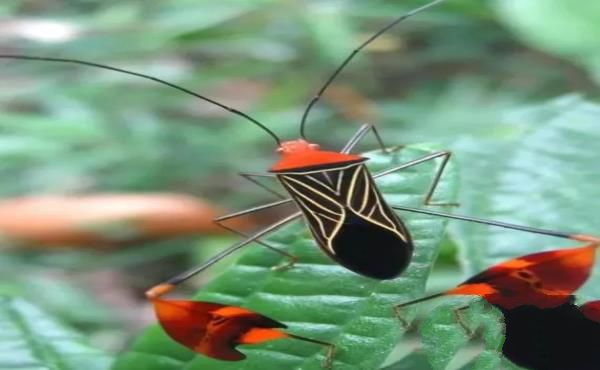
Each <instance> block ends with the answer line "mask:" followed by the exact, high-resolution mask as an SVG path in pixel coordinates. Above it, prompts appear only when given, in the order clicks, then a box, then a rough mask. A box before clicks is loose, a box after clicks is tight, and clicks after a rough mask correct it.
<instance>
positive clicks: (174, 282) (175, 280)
mask: <svg viewBox="0 0 600 370" xmlns="http://www.w3.org/2000/svg"><path fill="white" fill-rule="evenodd" d="M301 215H302V214H301V213H300V212H296V213H293V214H291V215H289V216H287V217H284V218H283V219H281V220H279V221H277V222H275V223H272V224H271V225H269V226H267V227H265V228H263V229H262V230H259V231H257V232H256V233H254V234H252V235H250V236H249V237H247V238H246V239H244V240H241V241H239V242H237V243H235V244H234V245H232V246H230V247H229V248H227V249H225V250H223V251H221V252H220V253H218V254H216V255H215V256H213V257H211V258H210V259H209V260H208V261H205V262H204V263H203V264H202V265H200V266H197V267H194V268H192V269H190V270H187V271H184V272H182V273H181V274H178V275H176V276H174V277H172V278H170V279H168V280H166V281H165V282H163V283H161V284H158V285H155V286H153V287H152V288H150V289H149V290H147V291H146V297H148V298H149V299H158V298H160V297H161V296H163V295H165V294H167V293H169V292H171V291H172V290H174V289H175V288H176V287H177V286H178V285H179V284H181V283H183V282H185V281H187V280H188V279H190V278H191V277H193V276H195V275H197V274H199V273H201V272H202V271H204V270H206V269H207V268H209V267H210V266H212V265H214V264H215V263H217V262H219V261H220V260H222V259H223V258H225V257H227V256H229V255H231V254H233V253H235V252H237V251H239V250H240V249H242V248H244V247H246V246H247V245H249V244H250V243H252V242H253V241H256V240H259V239H260V238H262V237H264V236H265V235H268V234H270V233H272V232H273V231H275V230H277V229H279V228H280V227H282V226H284V225H286V224H288V223H290V222H292V221H294V220H296V219H297V218H298V217H300V216H301Z"/></svg>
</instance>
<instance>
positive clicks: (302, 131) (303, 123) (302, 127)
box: [300, 0, 445, 139]
mask: <svg viewBox="0 0 600 370" xmlns="http://www.w3.org/2000/svg"><path fill="white" fill-rule="evenodd" d="M442 1H445V0H435V1H432V2H430V3H429V4H426V5H423V6H421V7H419V8H416V9H414V10H412V11H410V12H408V13H406V14H404V15H403V16H401V17H399V18H396V19H395V20H394V21H393V22H392V23H390V24H388V25H387V26H385V27H383V28H382V29H380V30H379V31H377V32H376V33H375V34H374V35H373V36H371V37H369V39H367V41H365V42H363V43H362V44H361V45H360V46H359V47H357V48H356V49H354V50H353V51H352V52H351V53H350V55H348V56H347V57H346V59H344V61H343V62H342V64H340V66H339V67H337V69H336V70H335V71H334V72H333V74H332V75H331V76H329V78H328V79H327V81H326V82H325V84H324V85H323V86H322V87H321V89H320V90H319V92H318V93H317V94H316V95H315V96H314V97H313V98H312V100H311V101H310V103H308V106H307V107H306V109H305V110H304V114H302V120H301V121H300V136H301V137H302V138H304V139H306V133H305V128H306V119H307V117H308V114H309V113H310V111H311V109H312V107H313V106H314V105H315V103H316V102H318V101H319V100H320V99H321V96H323V93H324V92H325V90H327V88H328V87H329V85H331V83H332V82H333V80H335V78H336V77H337V76H338V75H339V74H340V72H342V70H343V69H344V68H345V67H346V65H348V63H350V61H351V60H352V59H354V57H355V56H356V54H358V53H359V52H360V51H361V50H362V49H364V48H365V47H366V46H367V45H369V44H370V43H371V42H373V41H374V40H375V39H376V38H378V37H379V36H381V35H382V34H384V33H385V32H387V31H388V30H389V29H390V28H392V27H394V26H395V25H397V24H398V23H400V22H402V21H403V20H405V19H406V18H410V17H412V16H413V15H415V14H417V13H420V12H422V11H423V10H426V9H429V8H431V7H432V6H434V5H436V4H438V3H441V2H442Z"/></svg>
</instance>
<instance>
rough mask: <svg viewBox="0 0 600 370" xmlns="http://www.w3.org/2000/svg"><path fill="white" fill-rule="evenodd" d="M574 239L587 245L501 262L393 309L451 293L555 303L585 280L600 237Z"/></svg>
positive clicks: (498, 301) (506, 304)
mask: <svg viewBox="0 0 600 370" xmlns="http://www.w3.org/2000/svg"><path fill="white" fill-rule="evenodd" d="M576 240H579V241H581V242H583V243H586V244H585V245H583V246H580V247H577V248H565V249H556V250H551V251H546V252H539V253H533V254H528V255H525V256H521V257H518V258H514V259H511V260H508V261H505V262H501V263H499V264H497V265H494V266H492V267H490V268H488V269H486V270H484V271H482V272H480V273H478V274H477V275H475V276H473V277H471V278H469V279H467V280H466V281H464V282H463V283H461V284H459V285H457V286H456V287H455V288H452V289H450V290H448V291H446V292H442V293H437V294H434V295H431V296H427V297H424V298H419V299H416V300H414V301H410V302H406V303H402V304H399V305H396V306H395V307H394V309H395V310H396V312H397V313H400V310H401V309H402V308H403V307H406V306H410V305H413V304H415V303H419V302H424V301H428V300H430V299H433V298H438V297H441V296H450V295H475V296H479V297H482V298H484V299H485V300H486V301H488V302H489V303H491V304H493V305H495V306H498V307H502V308H506V309H513V308H515V307H519V306H523V305H534V306H536V307H540V308H548V307H553V306H557V305H559V304H562V303H564V302H565V300H566V299H568V297H570V296H571V295H572V294H573V292H574V291H575V290H577V289H578V288H579V287H581V285H583V283H585V282H586V280H587V279H588V277H589V276H590V272H591V270H592V267H593V265H594V261H595V258H596V250H597V248H598V247H599V246H600V238H597V237H594V236H590V235H579V236H577V239H576Z"/></svg>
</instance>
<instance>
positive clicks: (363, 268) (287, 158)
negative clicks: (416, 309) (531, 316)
mask: <svg viewBox="0 0 600 370" xmlns="http://www.w3.org/2000/svg"><path fill="white" fill-rule="evenodd" d="M442 1H444V0H435V1H433V2H431V3H429V4H427V5H424V6H422V7H420V8H417V9H415V10H413V11H412V12H409V13H407V14H405V15H403V16H401V17H399V18H397V19H395V20H394V21H393V22H391V23H390V24H388V25H387V26H385V27H384V28H382V29H381V30H379V31H378V32H376V33H375V34H374V35H373V36H371V37H370V38H369V39H368V40H366V41H365V42H364V43H362V44H361V45H360V46H359V47H358V48H357V49H355V50H354V51H353V52H352V53H351V54H350V55H349V56H348V57H347V58H346V59H345V60H344V61H343V62H342V63H341V64H340V66H339V67H338V68H337V69H336V70H335V71H334V73H333V74H332V75H331V76H330V77H329V78H328V79H327V80H326V82H325V84H324V85H323V86H322V87H321V89H319V91H318V93H317V94H316V95H315V97H314V98H313V99H312V100H311V101H310V103H309V104H308V106H307V108H306V110H305V111H304V114H303V115H302V120H301V123H300V136H301V137H302V138H301V139H298V140H292V141H286V142H282V141H281V140H280V139H279V137H278V136H277V135H276V134H275V133H274V132H273V131H271V130H270V129H268V128H267V127H266V126H265V125H263V124H262V123H260V122H259V121H257V120H256V119H254V118H252V117H250V116H248V115H247V114H245V113H242V112H240V111H238V110H236V109H233V108H231V107H228V106H226V105H224V104H221V103H219V102H217V101H214V100H212V99H210V98H207V97H205V96H203V95H200V94H198V93H196V92H193V91H191V90H189V89H186V88H184V87H181V86H178V85H175V84H173V83H170V82H167V81H164V80H160V79H158V78H155V77H152V76H148V75H144V74H140V73H137V72H132V71H127V70H123V69H120V68H115V67H111V66H106V65H101V64H98V63H93V62H86V61H80V60H73V59H63V58H45V57H36V56H26V55H0V58H6V59H22V60H42V61H51V62H63V63H74V64H81V65H86V66H92V67H97V68H103V69H108V70H112V71H117V72H121V73H125V74H129V75H134V76H138V77H142V78H145V79H150V80H152V81H155V82H158V83H160V84H163V85H167V86H169V87H172V88H175V89H177V90H179V91H183V92H185V93H187V94H190V95H193V96H195V97H197V98H200V99H202V100H204V101H207V102H210V103H212V104H215V105H217V106H219V107H221V108H223V109H226V110H228V111H229V112H231V113H233V114H236V115H238V116H241V117H243V118H245V119H247V120H249V121H250V122H252V123H253V124H255V125H256V126H258V127H260V128H261V129H263V130H264V131H265V132H266V133H268V134H269V135H270V136H272V137H273V139H274V140H275V142H276V143H277V147H278V149H277V152H279V153H280V155H281V158H280V160H279V161H277V162H276V163H275V164H274V165H273V166H272V167H271V169H270V173H266V174H256V173H241V175H242V176H243V177H245V178H247V179H249V180H250V181H252V182H254V183H256V184H258V185H260V186H262V187H264V188H265V189H267V190H269V191H271V192H272V193H273V194H275V195H277V196H279V197H280V198H283V199H282V200H279V201H276V202H273V203H270V204H266V205H263V206H259V207H255V208H252V209H249V210H245V211H241V212H236V213H233V214H230V215H226V216H222V217H219V218H217V219H216V220H215V221H216V222H217V223H219V224H220V225H221V226H223V227H225V228H227V229H229V230H231V231H233V232H236V233H238V234H240V235H242V236H246V238H245V239H244V240H242V241H240V242H239V243H236V244H235V245H233V246H231V247H229V248H228V249H226V250H224V251H222V252H221V253H219V254H218V255H216V256H214V257H213V258H211V259H210V260H208V261H207V262H206V263H204V264H203V265H201V266H198V267H196V268H194V269H192V270H190V271H186V272H184V273H182V274H180V275H177V276H175V277H173V278H172V279H169V280H168V281H167V282H166V283H168V284H173V285H176V284H180V283H181V282H183V281H185V280H187V279H189V278H190V277H192V276H194V275H196V274H198V273H199V272H201V271H203V270H205V269H206V268H208V267H209V266H211V265H212V264H214V263H215V262H217V261H219V260H220V259H222V258H224V257H226V256H228V255H230V254H232V253H234V252H236V251H237V250H239V249H241V248H243V247H244V246H246V245H248V244H250V243H251V242H257V243H259V244H261V245H263V246H266V247H268V248H270V249H271V250H273V251H276V252H278V253H280V254H282V255H284V256H285V257H287V258H289V260H290V261H289V263H288V264H287V266H289V265H292V264H293V263H294V262H295V261H296V260H297V258H296V257H295V256H293V255H290V254H289V253H287V252H285V251H282V250H279V249H277V248H275V247H272V246H270V245H269V244H267V243H266V242H265V241H262V240H261V238H262V237H264V236H266V235H267V234H269V233H271V232H273V231H274V230H276V229H278V228H280V227H282V226H283V225H285V224H288V223H290V222H292V221H294V220H296V219H298V218H300V217H302V216H303V217H304V219H305V220H306V222H307V224H308V226H309V229H310V231H311V233H312V235H313V237H314V240H315V241H316V242H317V244H318V246H319V247H320V248H321V249H322V250H323V251H324V252H325V253H326V254H327V255H328V256H329V257H331V258H332V259H333V260H335V261H336V262H338V263H339V264H340V265H342V266H344V267H346V268H348V269H349V270H352V271H354V272H356V273H359V274H361V275H364V276H367V277H370V278H374V279H393V278H395V277H397V276H399V275H400V274H401V273H402V272H403V271H404V270H405V269H406V268H407V266H408V265H409V263H410V260H411V257H412V253H413V249H414V246H413V241H412V238H411V235H410V233H409V231H408V230H407V228H406V227H405V225H404V223H403V222H402V221H401V219H400V218H399V217H398V215H397V214H396V213H395V212H394V210H401V211H408V212H416V213H423V214H429V215H437V216H442V217H448V218H453V219H458V220H464V221H470V222H477V223H482V224H486V225H494V226H500V227H505V228H511V229H516V230H522V231H527V232H533V233H538V234H545V235H553V236H557V237H561V238H568V239H573V238H574V237H573V235H572V234H570V233H563V232H555V231H548V230H541V229H535V228H529V227H524V226H519V225H512V224H507V223H502V222H496V221H488V220H482V219H476V218H471V217H465V216H456V215H449V214H445V213H441V212H434V211H429V210H423V209H416V208H410V207H403V206H399V205H390V204H388V203H386V202H385V201H384V199H383V198H382V195H381V193H380V192H379V191H378V189H377V187H376V185H375V181H374V180H375V179H377V178H380V177H383V176H385V175H388V174H391V173H394V172H398V171H401V170H403V169H406V168H409V167H413V166H416V165H419V164H421V163H424V162H428V161H431V160H435V159H441V162H440V164H439V167H438V169H437V171H436V173H435V175H434V176H433V180H432V183H431V185H430V187H429V189H428V191H427V192H426V194H425V197H424V204H425V205H444V203H439V202H438V203H434V202H432V197H433V194H434V191H435V189H436V187H437V185H438V183H439V181H440V178H441V176H442V174H443V171H444V169H445V168H446V164H447V162H448V160H449V158H450V154H451V153H450V152H447V151H440V152H437V153H433V154H430V155H427V156H424V157H422V158H418V159H415V160H413V161H410V162H408V163H404V164H400V165H398V166H395V167H393V168H390V169H388V170H385V171H383V172H381V173H377V174H374V175H371V174H370V173H369V171H368V170H367V168H366V166H365V162H366V161H367V160H368V159H367V158H365V157H361V156H359V155H353V154H350V151H351V150H352V149H353V148H354V147H355V146H356V145H357V143H358V142H359V141H360V140H361V139H362V138H363V137H364V136H365V135H366V134H367V133H368V132H369V131H372V132H373V134H374V135H375V137H376V139H377V141H378V142H379V145H380V146H381V149H382V150H383V151H384V152H385V151H386V149H385V146H384V144H383V141H382V139H381V137H380V135H379V134H378V132H377V130H376V129H375V127H374V126H373V125H363V126H362V127H361V128H360V129H359V130H358V131H357V132H356V134H355V135H354V136H353V137H352V138H351V139H350V140H349V141H348V143H347V144H346V145H345V146H344V147H343V149H342V150H341V151H339V152H334V151H325V150H321V149H320V148H319V146H318V145H317V144H314V143H311V142H309V141H307V140H306V134H305V127H306V121H307V118H308V114H309V113H310V111H311V109H312V107H313V106H314V105H315V104H316V103H317V102H318V101H319V99H320V98H321V96H322V95H323V93H324V92H325V91H326V90H327V88H328V87H329V86H330V85H331V83H332V82H333V81H334V80H335V78H336V77H337V76H338V75H339V74H340V73H341V71H342V70H343V69H344V67H345V66H346V65H347V64H348V63H349V62H350V61H351V60H352V59H353V58H354V56H355V55H357V54H358V53H359V52H360V51H361V50H362V49H363V48H365V47H366V46H367V45H368V44H369V43H371V42H372V41H373V40H375V39H376V38H377V37H379V36H380V35H381V34H383V33H385V32H386V31H388V30H389V29H391V28H392V27H393V26H395V25H396V24H398V23H400V22H401V21H403V20H405V19H407V18H408V17H411V16H413V15H415V14H417V13H419V12H421V11H423V10H425V9H428V8H430V7H432V6H434V5H436V4H438V3H440V2H442ZM261 177H275V178H276V179H277V180H278V181H279V182H280V183H281V184H282V185H283V187H284V188H285V189H286V190H287V192H288V195H289V198H285V197H284V196H282V195H281V194H279V193H278V192H276V191H274V190H272V189H270V188H269V187H267V186H265V185H264V184H262V183H261V182H260V181H258V180H257V178H261ZM286 203H295V204H296V205H297V206H298V208H299V211H298V212H296V213H294V214H292V215H291V216H288V217H286V218H284V219H282V220H280V221H278V222H275V223H273V224H271V225H269V226H267V227H265V228H264V229H262V230H260V231H258V232H256V233H254V234H252V235H250V236H248V235H246V234H245V233H243V232H240V231H237V230H234V229H232V228H230V227H227V226H226V225H224V224H223V222H224V221H226V220H230V219H232V218H235V217H240V216H243V215H247V214H250V213H253V212H258V211H261V210H265V209H269V208H273V207H277V206H280V205H283V204H286ZM446 205H452V204H446Z"/></svg>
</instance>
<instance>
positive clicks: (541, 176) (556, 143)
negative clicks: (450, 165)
mask: <svg viewBox="0 0 600 370" xmlns="http://www.w3.org/2000/svg"><path fill="white" fill-rule="evenodd" d="M599 115H600V105H598V104H594V103H591V102H587V101H585V100H583V99H582V98H580V97H577V96H566V97H563V98H559V99H555V100H552V101H550V102H548V103H545V104H541V105H538V106H534V107H531V108H527V109H521V110H518V111H516V112H514V114H512V115H511V116H509V118H508V119H509V120H511V121H513V122H520V121H529V122H532V123H535V124H536V126H537V127H538V128H537V129H536V130H533V131H532V132H530V133H529V134H527V135H523V136H522V137H521V138H520V139H519V141H518V143H514V144H507V145H505V146H496V147H490V146H489V143H486V142H483V143H480V144H479V145H480V146H479V147H475V146H474V145H472V146H471V148H472V150H471V153H472V154H473V155H469V156H463V163H464V164H465V165H464V166H463V167H464V170H463V173H462V175H463V176H462V177H463V178H462V179H461V181H464V182H465V183H464V185H465V186H464V188H463V191H462V193H461V199H460V201H461V205H462V207H461V211H460V212H461V213H462V214H465V215H472V216H478V217H485V218H488V219H495V220H501V221H507V222H513V223H518V224H523V225H529V226H533V227H543V228H547V229H554V230H562V231H568V232H574V233H591V234H593V233H596V232H597V230H598V228H599V226H600V213H598V211H597V209H598V207H599V206H600V188H599V187H598V186H597V183H598V181H600V173H599V172H598V170H597V169H598V165H597V158H598V153H597V151H596V150H594V149H595V148H597V145H598V142H599V140H600V124H599V122H598V117H599ZM472 144H473V143H472ZM467 163H468V164H469V165H468V166H467V165H466V164H467ZM489 163H493V165H489ZM467 185H468V186H467ZM451 230H452V233H453V235H454V236H455V239H457V241H458V242H459V243H458V244H459V247H460V248H461V249H462V258H461V259H462V260H464V261H465V262H466V267H467V271H466V272H467V274H468V275H472V274H474V273H476V272H479V271H481V270H483V269H485V268H487V267H489V266H490V265H492V264H494V263H497V262H500V261H503V260H506V259H509V258H514V257H517V256H519V255H523V254H528V253H533V252H539V251H541V250H548V249H555V248H557V247H563V246H570V245H573V244H574V242H572V241H564V240H561V239H556V238H552V237H545V236H539V235H534V234H528V233H523V232H518V231H510V230H504V229H501V228H497V227H482V226H479V225H475V224H470V223H466V222H455V223H453V224H452V227H451ZM590 288H591V287H590ZM597 292H598V293H600V291H597Z"/></svg>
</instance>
